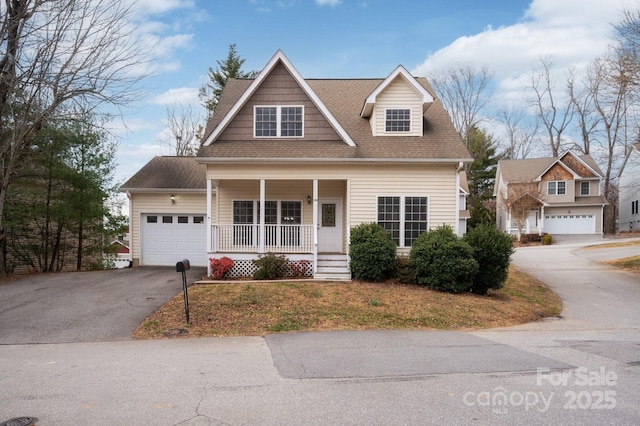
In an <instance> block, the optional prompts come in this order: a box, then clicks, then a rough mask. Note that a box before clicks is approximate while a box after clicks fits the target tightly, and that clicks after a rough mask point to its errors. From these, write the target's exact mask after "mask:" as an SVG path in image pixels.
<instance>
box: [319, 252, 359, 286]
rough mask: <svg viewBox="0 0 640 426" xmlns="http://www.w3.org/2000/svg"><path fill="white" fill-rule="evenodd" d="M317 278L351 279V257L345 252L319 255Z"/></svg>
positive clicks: (331, 279) (330, 279)
mask: <svg viewBox="0 0 640 426" xmlns="http://www.w3.org/2000/svg"><path fill="white" fill-rule="evenodd" d="M315 278H316V279H317V280H328V281H350V280H351V271H350V270H349V258H348V257H347V255H344V254H320V255H318V268H317V271H316V276H315Z"/></svg>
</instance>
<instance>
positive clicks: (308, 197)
mask: <svg viewBox="0 0 640 426" xmlns="http://www.w3.org/2000/svg"><path fill="white" fill-rule="evenodd" d="M307 204H311V195H307Z"/></svg>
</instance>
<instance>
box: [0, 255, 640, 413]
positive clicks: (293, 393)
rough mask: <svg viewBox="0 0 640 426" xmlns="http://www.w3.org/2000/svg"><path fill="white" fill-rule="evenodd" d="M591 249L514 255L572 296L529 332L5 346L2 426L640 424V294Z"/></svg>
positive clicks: (0, 320) (632, 279) (1, 349)
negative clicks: (29, 419)
mask: <svg viewBox="0 0 640 426" xmlns="http://www.w3.org/2000/svg"><path fill="white" fill-rule="evenodd" d="M577 248H578V247H577V246H573V245H564V246H561V245H558V246H551V247H538V248H528V249H519V250H518V252H517V253H516V254H515V255H514V263H515V264H516V265H517V266H518V267H520V268H521V269H524V270H527V272H529V273H532V274H534V275H536V276H537V277H539V278H540V279H542V280H543V281H545V282H546V283H547V284H548V285H550V286H551V287H552V288H553V289H554V290H555V291H557V292H558V293H559V294H560V295H561V297H563V299H565V298H566V301H565V310H564V311H563V314H562V316H563V319H552V320H547V321H542V322H539V323H534V324H526V325H522V326H518V327H510V328H503V329H492V330H485V331H476V332H443V331H433V332H429V331H426V332H425V331H336V332H327V333H292V334H277V335H268V336H266V337H238V338H205V339H169V340H156V341H136V340H120V341H106V342H105V341H103V342H84V343H55V344H26V345H25V344H4V345H2V346H0V382H1V383H2V386H0V401H1V403H0V422H1V421H2V420H4V419H9V418H13V417H19V416H35V417H38V418H39V419H40V422H39V423H38V424H39V425H69V424H74V425H75V424H93V425H103V424H104V425H107V424H109V425H113V424H127V425H147V424H157V425H254V424H256V425H258V424H260V425H284V424H286V425H290V424H305V425H306V424H312V425H314V424H318V425H327V424H336V425H338V424H340V425H348V424H367V425H369V424H385V425H386V424H439V425H448V424H451V425H454V424H455V425H465V424H468V425H485V424H486V425H489V424H492V425H493V424H498V425H500V424H504V425H513V424H554V425H555V424H567V425H573V424H575V425H584V424H588V425H590V424H594V425H595V424H608V425H627V424H628V425H631V424H637V423H638V419H640V409H639V408H638V405H637V401H638V399H639V398H640V371H639V366H640V332H639V331H640V310H638V309H636V310H635V312H634V310H633V309H632V306H633V305H634V304H635V305H636V306H637V305H638V301H639V300H640V290H639V288H640V280H639V279H638V277H637V276H635V275H631V274H627V273H620V272H617V271H613V270H610V269H608V268H606V267H604V266H602V265H598V264H594V263H593V261H591V260H590V259H588V258H587V257H584V256H583V255H582V253H583V252H582V251H576V250H577ZM3 306H5V305H4V300H3ZM4 318H6V317H0V325H1V326H2V328H3V329H4V327H5V323H4ZM14 326H15V327H20V324H14ZM22 326H27V324H23V325H22Z"/></svg>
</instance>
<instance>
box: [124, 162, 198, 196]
mask: <svg viewBox="0 0 640 426" xmlns="http://www.w3.org/2000/svg"><path fill="white" fill-rule="evenodd" d="M206 170H207V166H206V165H204V164H200V163H198V162H196V158H195V157H154V158H152V159H151V161H149V162H148V163H147V164H145V165H144V166H143V167H142V168H141V169H140V170H139V171H138V172H137V173H136V174H135V175H133V176H132V177H131V178H130V179H129V180H127V181H126V182H125V183H124V184H123V185H122V186H121V187H120V191H122V192H125V191H131V190H145V189H146V190H154V189H155V190H162V189H175V190H184V191H189V190H204V189H205V188H206Z"/></svg>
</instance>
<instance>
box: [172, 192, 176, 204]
mask: <svg viewBox="0 0 640 426" xmlns="http://www.w3.org/2000/svg"><path fill="white" fill-rule="evenodd" d="M175 203H176V195H175V194H171V204H175Z"/></svg>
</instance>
